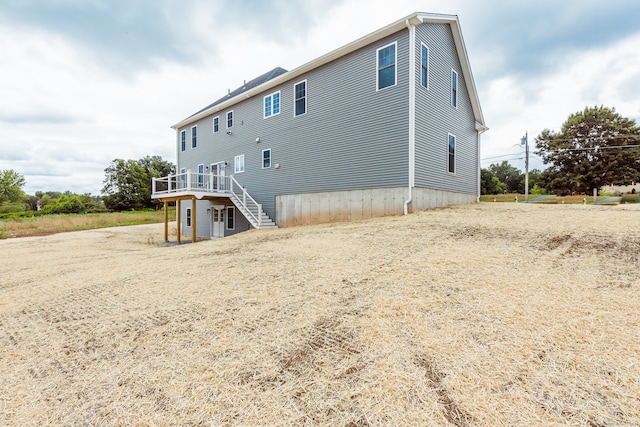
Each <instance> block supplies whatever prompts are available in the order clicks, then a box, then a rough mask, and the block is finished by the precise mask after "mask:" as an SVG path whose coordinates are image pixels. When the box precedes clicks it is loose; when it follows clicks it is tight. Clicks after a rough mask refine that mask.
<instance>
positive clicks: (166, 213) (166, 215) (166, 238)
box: [164, 200, 169, 242]
mask: <svg viewBox="0 0 640 427" xmlns="http://www.w3.org/2000/svg"><path fill="white" fill-rule="evenodd" d="M164 241H165V242H168V241H169V202H168V201H167V200H165V201H164Z"/></svg>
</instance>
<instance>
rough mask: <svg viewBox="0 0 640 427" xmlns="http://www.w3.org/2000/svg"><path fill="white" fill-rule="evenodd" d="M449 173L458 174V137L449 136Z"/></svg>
mask: <svg viewBox="0 0 640 427" xmlns="http://www.w3.org/2000/svg"><path fill="white" fill-rule="evenodd" d="M449 172H450V173H455V172H456V137H455V135H451V134H449Z"/></svg>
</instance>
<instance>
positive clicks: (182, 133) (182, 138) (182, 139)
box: [180, 130, 187, 151]
mask: <svg viewBox="0 0 640 427" xmlns="http://www.w3.org/2000/svg"><path fill="white" fill-rule="evenodd" d="M186 149H187V131H186V130H181V131H180V151H184V150H186Z"/></svg>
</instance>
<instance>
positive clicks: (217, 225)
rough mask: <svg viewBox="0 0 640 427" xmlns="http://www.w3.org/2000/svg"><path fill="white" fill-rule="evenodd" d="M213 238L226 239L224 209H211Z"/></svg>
mask: <svg viewBox="0 0 640 427" xmlns="http://www.w3.org/2000/svg"><path fill="white" fill-rule="evenodd" d="M211 237H224V208H222V207H212V208H211Z"/></svg>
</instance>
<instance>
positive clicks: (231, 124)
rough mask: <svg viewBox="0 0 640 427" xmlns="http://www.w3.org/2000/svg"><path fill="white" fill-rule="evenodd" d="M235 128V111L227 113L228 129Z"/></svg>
mask: <svg viewBox="0 0 640 427" xmlns="http://www.w3.org/2000/svg"><path fill="white" fill-rule="evenodd" d="M232 127H233V110H231V111H227V129H229V128H232Z"/></svg>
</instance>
